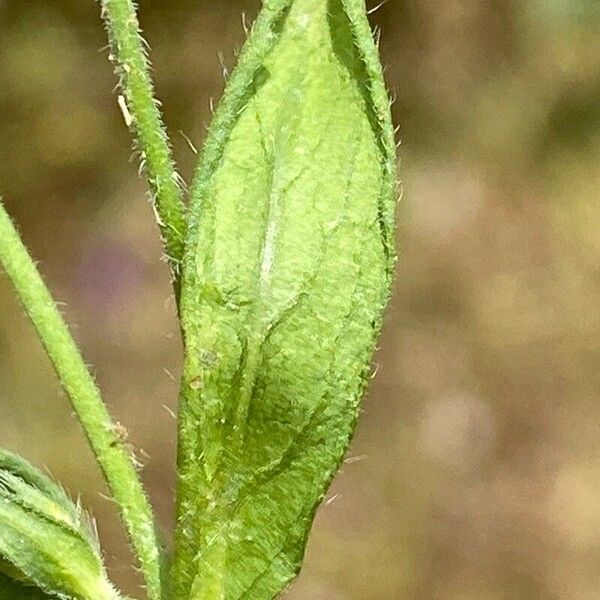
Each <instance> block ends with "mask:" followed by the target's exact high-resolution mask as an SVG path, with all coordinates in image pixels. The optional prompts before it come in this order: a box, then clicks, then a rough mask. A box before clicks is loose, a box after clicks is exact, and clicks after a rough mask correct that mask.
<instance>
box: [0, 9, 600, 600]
mask: <svg viewBox="0 0 600 600" xmlns="http://www.w3.org/2000/svg"><path fill="white" fill-rule="evenodd" d="M258 4H259V3H258V0H210V1H202V0H193V1H192V0H176V1H175V0H173V1H171V2H164V1H160V0H142V1H141V18H142V21H143V26H144V28H145V30H146V33H147V37H148V39H149V41H150V43H151V45H152V47H153V52H152V58H153V61H154V66H155V74H156V82H157V87H158V93H159V95H160V97H161V99H162V100H163V102H164V111H165V117H166V121H167V123H168V125H169V129H170V132H171V133H172V136H173V140H174V146H175V153H176V156H177V159H178V160H179V161H180V165H181V170H182V172H183V174H184V175H185V177H186V178H187V179H189V178H190V176H191V174H192V172H193V167H194V162H195V157H194V155H193V153H192V152H191V151H190V149H189V147H188V145H187V142H186V141H185V140H184V138H183V136H182V135H180V133H179V132H183V133H184V134H185V135H188V136H189V137H190V138H191V139H192V140H193V141H194V142H195V143H196V144H197V145H199V144H200V143H201V141H202V138H203V136H204V132H205V127H206V124H207V123H208V121H209V119H210V110H209V98H210V97H216V98H218V97H219V95H220V93H221V90H222V87H223V77H222V67H221V65H220V62H221V61H220V60H219V56H218V55H219V53H222V62H223V63H224V64H225V65H226V66H228V67H231V66H232V65H233V64H234V52H235V50H236V49H237V48H239V46H240V44H241V43H242V41H243V39H244V33H243V29H242V19H241V15H242V13H243V12H245V13H247V15H248V16H249V18H252V17H253V16H254V15H255V14H256V11H257V8H258ZM374 4H376V2H374V3H373V4H371V6H373V5H374ZM98 15H99V8H98V6H97V4H96V3H95V2H93V1H92V0H28V1H26V2H24V1H23V0H0V115H1V116H0V190H1V193H2V194H3V195H4V197H5V199H6V204H7V206H8V208H9V210H10V212H11V213H12V214H13V215H14V216H15V218H16V219H17V220H18V222H19V224H20V228H21V230H22V232H23V236H24V238H25V240H26V242H27V243H28V245H29V246H30V248H31V250H32V252H33V254H34V255H35V257H36V258H37V259H38V260H39V261H40V264H41V268H42V270H43V272H44V274H45V275H46V277H47V280H48V282H49V284H50V286H51V288H52V290H53V291H54V293H55V295H56V297H57V298H58V299H59V300H61V301H64V302H65V306H64V312H65V314H66V315H67V317H68V320H69V321H70V323H72V324H73V325H74V326H75V327H76V329H75V332H76V336H77V338H78V340H79V341H80V343H81V345H82V347H83V349H84V352H85V356H86V359H87V360H88V361H89V362H90V363H91V364H93V365H94V370H95V372H96V373H97V377H98V380H99V382H100V384H101V386H102V389H103V390H104V393H105V397H106V399H107V401H108V402H109V403H110V406H111V409H112V411H113V413H114V414H115V416H116V418H117V419H118V420H119V421H120V422H121V423H122V424H123V425H124V426H126V427H127V428H128V429H129V431H130V434H129V440H130V442H131V443H132V444H133V445H134V446H135V447H137V448H142V449H143V451H144V453H141V452H140V456H141V457H142V460H143V461H144V463H145V465H146V466H145V468H144V470H143V475H144V479H145V481H146V482H147V484H148V487H149V490H150V493H151V495H152V499H153V501H154V503H155V506H156V508H157V512H158V515H159V516H160V519H161V522H162V523H163V525H164V527H165V530H167V531H168V530H169V527H170V526H171V514H172V497H173V492H172V488H173V484H174V466H173V463H174V453H175V422H174V420H173V418H172V416H170V414H169V411H168V410H167V409H166V408H164V406H167V407H170V409H174V408H175V398H176V394H177V384H176V382H175V379H177V377H178V373H179V367H180V359H179V355H180V346H179V340H178V330H177V324H176V320H175V317H174V310H173V302H172V300H171V299H170V289H169V283H168V276H167V272H166V269H165V266H164V264H163V263H161V261H160V256H161V248H160V244H159V242H158V239H157V233H156V228H155V226H154V223H153V216H152V212H151V210H150V207H149V206H148V203H147V201H146V197H145V191H146V188H145V186H144V184H143V182H142V181H141V180H140V179H139V178H138V177H137V165H136V164H135V161H132V160H130V159H131V156H132V153H131V142H130V137H129V134H128V132H127V131H126V129H125V126H124V124H123V119H122V116H121V114H120V112H119V110H118V108H117V103H116V97H115V94H114V93H112V91H113V88H114V85H115V79H114V77H113V74H112V72H111V67H110V65H109V62H108V60H107V59H106V54H107V53H106V51H105V50H103V47H104V46H105V43H106V42H105V37H104V32H103V29H102V26H101V24H100V21H99V16H98ZM372 20H373V24H374V25H377V26H379V27H380V28H381V32H382V38H381V40H382V41H381V51H382V55H383V61H384V63H385V65H386V66H387V81H388V84H389V87H390V88H391V90H392V91H393V94H394V96H395V99H396V100H395V104H394V117H395V120H396V122H397V123H398V124H400V125H401V137H402V140H403V145H402V147H401V151H400V154H401V157H402V173H403V180H404V190H405V197H404V200H403V202H402V204H401V209H400V216H399V223H400V227H399V233H398V240H399V247H400V251H401V261H400V263H399V267H398V276H397V282H396V291H395V296H394V302H393V306H392V307H391V310H390V311H389V312H388V314H387V320H386V329H385V332H384V335H383V338H382V342H381V351H380V352H379V355H378V358H377V362H378V364H379V372H378V376H377V377H376V379H375V380H374V382H373V385H372V388H371V391H370V394H369V396H368V398H367V400H366V402H365V405H364V408H365V409H364V414H363V417H362V420H361V422H360V427H359V430H358V433H357V436H356V439H355V442H354V444H353V447H352V449H351V452H350V454H349V457H350V458H351V459H352V460H350V461H349V462H348V463H347V464H346V466H345V468H344V470H343V473H342V475H341V476H340V477H339V478H338V479H337V481H336V483H335V485H334V487H333V489H332V490H331V492H330V495H329V498H330V501H329V502H328V503H327V505H326V506H324V507H323V508H322V509H321V511H320V513H319V516H318V518H317V522H316V526H315V530H314V533H313V536H312V538H311V542H310V545H309V550H308V556H307V563H306V568H305V570H304V572H303V574H302V576H301V578H300V579H299V580H298V582H297V583H296V585H295V586H294V587H293V589H292V591H291V592H290V593H289V595H288V596H287V597H288V598H290V599H293V600H396V599H398V600H402V599H411V600H413V599H416V600H497V599H498V600H499V599H505V598H506V599H508V598H510V599H511V600H512V599H518V600H529V599H531V600H534V599H535V600H538V599H542V600H592V599H596V598H597V597H598V589H599V586H600V567H599V560H598V558H599V556H600V405H599V402H598V400H599V392H600V371H599V369H598V365H599V361H600V306H599V303H600V269H599V266H600V36H599V35H598V31H599V27H600V3H599V2H598V1H597V0H521V1H519V0H488V1H484V0H437V1H436V0H389V2H388V3H387V4H386V5H384V6H383V7H382V8H381V9H380V10H378V11H377V12H376V13H374V14H373V16H372ZM169 373H170V374H171V375H172V377H173V378H174V379H172V378H171V376H170V375H169ZM0 422H1V424H2V426H1V433H0V444H1V445H2V446H5V447H8V448H10V449H13V450H16V451H19V452H22V453H23V454H25V455H26V456H27V457H28V458H29V459H31V460H32V461H34V462H36V463H37V464H40V465H45V466H47V467H48V469H49V470H50V471H51V472H52V473H53V474H54V475H56V476H57V477H58V478H59V479H60V480H61V481H63V482H64V483H65V485H66V486H67V488H68V489H69V490H70V491H71V492H72V493H73V494H76V493H81V494H82V496H83V499H84V501H85V504H86V505H88V506H89V507H91V509H92V510H93V513H94V514H95V515H96V517H97V518H98V520H99V528H100V534H101V537H102V540H103V542H104V545H105V548H106V554H107V560H108V563H109V565H110V568H111V572H112V575H113V577H114V579H115V580H116V581H117V582H118V583H119V584H120V585H122V586H123V587H124V588H125V589H126V590H127V591H129V592H130V593H132V594H133V593H137V585H138V580H137V579H136V576H135V574H133V573H132V570H131V568H130V567H129V564H130V562H131V560H130V557H129V555H128V552H127V548H126V544H125V541H124V537H123V534H122V533H121V529H120V526H119V524H118V521H117V519H116V516H115V511H114V507H113V506H112V505H111V504H110V502H109V501H107V500H106V499H104V498H103V497H102V496H101V492H103V491H105V490H104V487H103V484H102V481H101V478H100V476H99V473H98V470H97V468H96V466H95V464H94V461H93V459H92V456H91V454H90V452H89V451H88V450H87V447H86V444H85V441H84V439H83V436H82V434H81V431H80V429H79V426H78V424H77V423H76V421H75V419H74V418H73V417H72V415H71V411H70V408H69V405H68V402H67V400H66V399H65V397H64V396H63V394H62V393H61V392H60V389H59V386H58V384H57V382H56V379H55V377H54V376H53V374H52V372H51V369H50V367H49V364H48V361H47V360H46V359H45V357H44V355H43V352H42V350H41V348H40V345H39V343H38V342H37V340H36V338H35V336H34V335H33V333H32V329H31V327H30V326H29V324H28V323H27V322H26V320H25V318H24V317H23V315H22V311H21V309H20V308H19V307H18V305H17V304H16V302H15V299H14V295H13V293H12V290H11V289H10V286H9V283H8V281H7V280H6V278H4V277H2V278H0ZM138 597H139V594H138Z"/></svg>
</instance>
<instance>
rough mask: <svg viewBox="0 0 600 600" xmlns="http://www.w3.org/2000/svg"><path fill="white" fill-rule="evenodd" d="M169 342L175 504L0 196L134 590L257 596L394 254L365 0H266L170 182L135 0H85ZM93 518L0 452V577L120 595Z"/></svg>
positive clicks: (326, 447)
mask: <svg viewBox="0 0 600 600" xmlns="http://www.w3.org/2000/svg"><path fill="white" fill-rule="evenodd" d="M102 14H103V16H104V19H105V22H106V25H107V30H108V34H109V39H110V45H111V55H110V56H111V60H113V61H114V63H115V66H116V70H117V73H118V75H119V78H120V84H121V90H122V91H121V96H119V104H120V105H121V108H122V109H123V111H124V113H125V116H126V121H127V123H128V125H130V126H131V128H132V130H133V132H134V134H135V139H136V141H137V146H138V150H139V154H140V156H141V159H142V164H143V166H144V170H145V173H146V175H147V177H148V181H149V184H150V188H151V191H152V198H153V201H154V203H155V207H156V213H157V215H158V223H159V226H160V230H161V232H162V237H163V240H164V243H165V249H166V250H165V252H166V256H167V258H168V261H169V264H170V268H171V272H172V279H173V285H174V290H175V297H176V299H177V304H178V309H179V310H178V312H179V317H180V320H181V330H182V335H183V342H184V352H185V355H184V370H183V377H182V383H181V392H180V405H179V417H178V418H179V440H178V461H177V463H178V464H177V472H178V486H177V522H176V531H175V544H174V551H173V553H172V555H170V554H169V553H167V552H166V551H165V550H164V549H162V548H161V547H160V546H159V544H158V541H157V536H156V533H155V524H154V519H153V516H152V510H151V507H150V505H149V502H148V499H147V496H146V494H145V492H144V490H143V488H142V484H141V482H140V480H139V478H138V474H137V472H136V468H135V464H134V461H133V459H132V457H131V455H130V452H129V451H128V448H127V446H126V444H124V442H123V440H122V439H121V437H120V436H119V431H118V428H117V427H116V426H115V424H114V422H113V421H112V420H111V417H110V415H109V414H108V411H107V409H106V407H105V405H104V404H103V402H102V400H101V397H100V393H99V391H98V389H97V387H96V384H95V382H94V380H93V378H92V376H91V375H90V373H89V371H88V369H87V367H86V365H85V363H84V361H83V359H82V358H81V355H80V353H79V351H78V349H77V347H76V346H75V344H74V342H73V340H72V338H71V336H70V334H69V331H68V329H67V326H66V324H65V323H64V321H63V319H62V317H61V315H60V313H59V311H58V310H57V308H56V305H55V303H54V302H53V300H52V298H51V296H50V294H49V292H48V290H47V288H46V286H45V285H44V283H43V281H42V279H41V277H40V275H39V273H38V271H37V269H36V267H35V264H34V262H33V261H32V259H31V258H30V256H29V254H28V253H27V251H26V249H25V247H24V246H23V244H22V242H21V240H20V238H19V236H18V234H17V232H16V230H15V228H14V226H13V224H12V222H11V220H10V219H9V217H8V216H7V214H6V212H5V211H4V210H3V209H2V207H1V205H0V259H1V261H2V264H3V266H4V270H5V271H6V273H7V275H8V276H9V278H10V279H11V281H12V282H13V284H14V287H15V289H16V291H17V293H18V295H19V297H20V299H21V301H22V303H23V305H24V307H25V310H26V311H27V313H28V315H29V316H30V318H31V320H32V322H33V324H34V326H35V327H36V329H37V332H38V334H39V337H40V339H41V341H42V343H43V345H44V347H45V349H46V351H47V352H48V355H49V356H50V358H51V360H52V362H53V364H54V366H55V369H56V372H57V373H58V376H59V378H60V381H61V383H62V385H63V387H64V388H65V390H66V392H67V394H68V396H69V398H70V400H71V402H72V404H73V408H74V409H75V412H76V414H77V415H78V417H79V419H80V421H81V423H82V425H83V428H84V429H85V432H86V434H87V437H88V439H89V442H90V444H91V446H92V449H93V451H94V453H95V456H96V458H97V460H98V462H99V464H100V466H101V468H102V470H103V472H104V475H105V477H106V480H107V482H108V486H109V488H110V491H111V493H112V496H113V498H114V500H115V502H116V503H117V505H118V506H119V508H120V511H121V516H122V519H123V522H124V524H125V526H126V528H127V530H128V533H129V536H130V539H131V542H132V547H133V549H134V551H135V554H136V556H137V558H138V560H139V566H140V569H141V572H142V574H143V576H144V580H145V584H146V593H147V596H148V598H149V599H150V600H242V599H244V600H270V599H272V598H276V597H277V596H278V595H279V593H280V592H282V591H283V590H284V589H285V587H286V585H287V584H288V583H289V582H290V581H291V580H292V579H293V578H294V577H295V575H296V574H297V573H298V571H299V568H300V565H301V562H302V558H303V554H304V549H305V545H306V540H307V536H308V533H309V531H310V527H311V524H312V521H313V517H314V514H315V510H316V508H317V506H318V505H319V503H320V501H321V499H322V498H323V495H324V494H325V491H326V490H327V487H328V486H329V483H330V482H331V479H332V477H333V476H334V474H335V473H336V471H337V469H338V467H339V465H340V462H341V461H342V458H343V456H344V453H345V451H346V449H347V447H348V445H349V442H350V438H351V436H352V432H353V429H354V425H355V422H356V419H357V416H358V411H359V404H360V399H361V396H362V394H363V392H364V388H365V386H366V382H367V381H368V379H369V374H370V360H371V356H372V353H373V350H374V347H375V342H376V338H377V334H378V332H379V329H380V325H381V319H382V313H383V309H384V307H385V305H386V303H387V300H388V295H389V289H390V281H391V277H392V269H393V264H394V249H393V220H394V205H395V201H396V195H397V194H396V166H395V165H396V159H395V143H394V135H393V128H392V124H391V118H390V110H389V100H388V96H387V93H386V90H385V86H384V83H383V77H382V70H381V66H380V63H379V58H378V53H377V49H376V44H375V42H374V40H373V36H372V32H371V30H370V27H369V24H368V21H367V15H366V8H365V5H364V0H265V2H264V5H263V8H262V11H261V13H260V15H259V17H258V18H257V20H256V22H255V24H254V26H253V28H252V31H251V33H250V36H249V39H248V41H247V43H246V45H245V47H244V49H243V50H242V53H241V55H240V57H239V64H238V66H237V68H236V69H235V71H234V72H233V74H232V75H231V77H230V79H229V81H228V83H227V86H226V90H225V94H224V96H223V99H222V100H221V103H220V105H219V107H218V109H217V111H216V114H215V116H214V120H213V123H212V126H211V128H210V130H209V133H208V137H207V139H206V142H205V145H204V149H203V151H202V153H201V158H200V161H199V165H198V168H197V172H196V176H195V180H194V182H193V184H192V185H191V187H190V192H189V194H188V196H189V198H187V202H186V198H184V194H183V191H182V190H183V189H184V188H183V186H181V185H180V178H179V176H178V175H177V172H176V169H175V166H174V162H173V159H172V155H171V150H170V145H169V141H168V138H167V135H166V133H165V129H164V127H163V125H162V122H161V115H160V111H159V109H158V105H157V103H156V101H155V99H154V96H153V88H152V82H151V79H150V76H149V68H148V61H147V58H146V54H145V46H144V43H143V41H142V39H141V37H140V33H139V26H138V21H137V17H136V12H135V6H134V4H133V2H132V1H131V0H103V1H102ZM91 523H92V522H91V521H90V519H88V518H87V517H86V515H85V512H84V511H83V510H82V508H81V507H80V506H79V505H77V504H74V503H73V502H72V500H71V499H70V498H69V497H68V495H67V494H65V492H64V491H63V490H62V488H60V487H59V486H58V485H56V484H55V483H54V482H52V481H51V480H49V479H48V478H47V477H46V476H45V475H42V474H41V473H40V472H39V471H38V470H36V469H35V468H33V467H32V466H30V465H29V464H28V463H26V462H25V461H24V460H23V459H21V458H18V457H16V456H14V455H12V454H10V453H8V452H2V453H0V598H2V599H4V598H6V599H7V600H8V599H16V598H31V599H39V598H66V599H74V600H116V599H119V598H122V597H123V596H122V595H121V594H119V592H117V591H116V589H115V588H114V586H113V585H112V584H111V583H110V582H109V580H108V578H107V575H106V571H105V569H104V566H103V563H102V558H101V551H100V548H99V545H98V541H97V538H96V535H95V529H94V527H93V526H92V524H91Z"/></svg>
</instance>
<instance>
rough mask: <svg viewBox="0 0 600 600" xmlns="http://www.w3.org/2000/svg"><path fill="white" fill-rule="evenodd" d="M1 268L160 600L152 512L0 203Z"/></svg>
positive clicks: (155, 599) (92, 384) (152, 594)
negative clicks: (42, 349)
mask: <svg viewBox="0 0 600 600" xmlns="http://www.w3.org/2000/svg"><path fill="white" fill-rule="evenodd" d="M0 263H2V265H3V266H4V269H5V271H6V273H7V275H8V276H9V278H10V279H11V281H12V283H13V285H14V287H15V289H16V291H17V294H18V295H19V297H20V299H21V302H22V303H23V306H24V307H25V310H26V311H27V314H28V315H29V317H30V319H31V321H32V322H33V325H34V326H35V329H36V330H37V333H38V335H39V337H40V339H41V341H42V344H43V345H44V348H45V350H46V352H47V353H48V356H49V357H50V360H51V361H52V363H53V365H54V368H55V370H56V373H57V374H58V377H59V379H60V381H61V383H62V385H63V387H64V389H65V391H66V392H67V394H68V396H69V398H70V400H71V403H72V405H73V408H74V409H75V412H76V413H77V416H78V417H79V420H80V421H81V424H82V426H83V429H84V430H85V433H86V435H87V438H88V440H89V442H90V445H91V447H92V449H93V451H94V454H95V455H96V459H97V460H98V463H99V464H100V466H101V468H102V470H103V472H104V476H105V478H106V481H107V483H108V486H109V488H110V491H111V492H112V495H113V496H114V499H115V500H116V502H117V504H118V505H119V508H120V510H121V516H122V519H123V521H124V523H125V525H126V527H127V530H128V532H129V536H130V538H131V541H132V543H133V547H134V549H135V551H136V553H137V556H138V558H139V561H140V565H141V568H142V572H143V575H144V578H145V581H146V585H147V587H148V595H149V597H150V598H151V600H159V599H160V593H161V592H160V563H159V550H158V544H157V540H156V532H155V526H154V519H153V516H152V509H151V506H150V503H149V501H148V498H147V497H146V494H145V492H144V489H143V487H142V484H141V482H140V480H139V478H138V475H137V473H136V470H135V465H134V461H133V459H132V457H131V455H130V453H129V452H128V450H127V448H126V446H125V444H124V443H123V440H122V439H121V438H120V436H119V433H118V430H117V428H116V427H115V425H114V423H113V421H112V419H111V417H110V414H109V413H108V410H107V408H106V405H105V404H104V402H103V401H102V398H101V397H100V392H99V390H98V387H97V386H96V384H95V382H94V379H93V378H92V376H91V374H90V372H89V370H88V368H87V367H86V365H85V362H84V361H83V358H82V357H81V354H80V353H79V350H78V349H77V346H76V344H75V342H74V340H73V338H72V336H71V334H70V333H69V329H68V327H67V325H66V323H65V321H64V319H63V317H62V316H61V314H60V312H59V311H58V309H57V307H56V304H55V302H54V300H53V299H52V296H51V295H50V292H49V291H48V288H47V287H46V285H45V283H44V281H43V280H42V277H41V275H40V273H39V271H38V270H37V268H36V266H35V264H34V262H33V260H32V258H31V256H30V255H29V253H28V252H27V249H26V248H25V246H24V244H23V242H22V241H21V239H20V237H19V234H18V233H17V231H16V229H15V227H14V225H13V223H12V221H11V219H10V217H9V216H8V214H7V212H6V210H5V209H4V207H3V205H2V203H1V202H0Z"/></svg>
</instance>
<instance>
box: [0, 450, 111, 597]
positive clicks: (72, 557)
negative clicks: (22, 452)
mask: <svg viewBox="0 0 600 600" xmlns="http://www.w3.org/2000/svg"><path fill="white" fill-rule="evenodd" d="M0 575H1V577H0V590H2V589H3V588H5V589H6V590H11V593H13V592H12V590H14V594H15V595H14V597H15V598H17V597H23V598H27V597H31V598H32V599H33V598H43V597H46V594H48V595H49V596H50V597H58V598H74V599H76V600H88V599H89V600H92V599H93V600H115V599H117V598H119V596H118V594H117V593H116V592H115V591H114V589H113V588H112V586H111V584H110V583H109V582H108V580H107V579H106V574H105V571H104V567H103V564H102V559H101V557H100V550H99V546H98V542H97V539H96V537H95V533H94V529H93V527H92V525H91V520H90V519H89V518H88V517H87V515H86V514H85V513H84V512H83V511H82V510H81V507H80V506H79V505H77V504H74V503H73V502H72V501H71V500H70V499H69V497H68V496H67V494H66V493H65V492H64V490H63V489H62V488H61V487H60V486H58V485H56V484H55V483H54V482H53V481H52V480H51V479H50V478H48V477H46V476H45V475H43V474H42V473H40V472H39V471H37V470H36V469H35V468H34V467H32V466H31V465H30V464H28V463H27V462H26V461H24V460H23V459H21V458H19V457H18V456H16V455H14V454H11V453H9V452H5V451H2V450H0ZM9 581H12V582H13V583H8V582H9ZM31 586H35V587H37V588H39V591H34V590H33V589H32V587H31ZM18 590H21V591H22V593H23V596H17V595H16V594H17V591H18ZM6 594H7V597H8V598H11V596H8V591H7V592H6ZM0 597H3V596H0Z"/></svg>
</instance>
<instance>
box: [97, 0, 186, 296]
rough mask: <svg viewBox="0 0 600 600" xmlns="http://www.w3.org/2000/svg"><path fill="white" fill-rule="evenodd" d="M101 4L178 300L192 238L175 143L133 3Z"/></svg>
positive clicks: (111, 0) (112, 1)
mask: <svg viewBox="0 0 600 600" xmlns="http://www.w3.org/2000/svg"><path fill="white" fill-rule="evenodd" d="M101 4H102V16H103V18H104V21H105V23H106V29H107V31H108V37H109V41H110V46H111V59H112V60H114V61H115V62H116V71H117V74H118V76H119V80H120V84H121V89H122V91H123V100H121V102H120V103H121V108H122V110H123V111H124V112H125V121H126V123H127V124H128V125H129V126H130V127H131V128H132V130H133V132H134V135H135V137H136V140H137V144H138V147H139V151H140V153H141V161H142V167H143V168H144V170H145V172H146V176H147V178H148V182H149V184H150V188H151V191H152V196H153V201H154V206H155V208H156V214H157V220H158V224H159V227H160V230H161V234H162V236H163V242H164V244H165V250H166V254H167V258H168V260H169V264H170V266H171V271H172V273H173V279H174V284H175V292H176V295H177V296H178V295H179V271H180V268H179V267H180V263H181V259H182V256H183V245H184V239H185V233H186V218H185V206H184V203H183V198H182V196H183V195H182V191H181V187H180V185H179V182H180V177H179V175H178V174H177V171H176V169H175V164H174V161H173V156H172V151H171V147H170V145H169V138H168V136H167V133H166V131H165V127H164V125H163V122H162V117H161V113H160V110H159V104H158V102H157V100H156V98H155V97H154V89H153V84H152V77H151V75H150V63H149V61H148V57H147V54H146V48H147V46H146V45H145V41H144V39H143V38H142V36H141V33H140V26H139V21H138V18H137V14H136V5H135V3H134V2H133V0H101ZM123 101H124V103H123Z"/></svg>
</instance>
